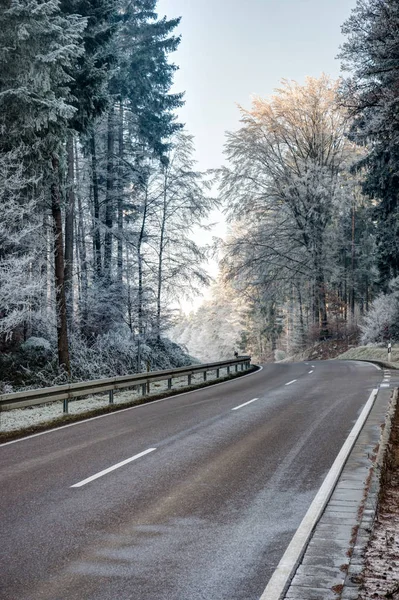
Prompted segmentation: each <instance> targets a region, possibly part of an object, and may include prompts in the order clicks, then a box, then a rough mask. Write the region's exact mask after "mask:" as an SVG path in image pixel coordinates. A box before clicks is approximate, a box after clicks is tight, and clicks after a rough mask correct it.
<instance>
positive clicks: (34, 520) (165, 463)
mask: <svg viewBox="0 0 399 600" xmlns="http://www.w3.org/2000/svg"><path fill="white" fill-rule="evenodd" d="M381 380H382V373H381V371H379V370H378V369H377V368H376V367H374V366H373V365H370V364H367V363H360V362H343V361H325V362H317V361H316V362H308V363H293V364H281V365H280V364H277V365H266V366H264V368H263V370H262V371H260V372H257V373H255V374H253V375H249V376H246V377H242V378H239V379H237V380H235V381H232V382H229V383H225V384H222V385H218V386H215V387H208V388H204V389H201V390H198V391H196V392H194V393H190V394H183V395H180V396H176V397H172V398H168V399H167V400H164V401H161V402H156V403H152V404H146V405H143V406H141V407H138V408H134V409H130V410H125V411H122V412H116V413H113V414H111V415H107V416H105V417H102V418H97V419H93V420H90V421H85V422H82V423H79V424H76V425H73V426H71V427H67V428H64V429H59V430H54V431H52V432H48V433H45V434H44V435H38V436H36V437H31V438H26V439H24V440H20V441H17V442H13V443H9V444H4V445H3V446H1V447H0V458H1V460H0V485H1V494H0V502H1V508H0V510H1V533H0V548H1V550H0V552H1V559H0V563H1V564H0V568H1V578H0V586H1V590H0V598H1V599H2V600H39V599H40V600H227V599H229V600H259V598H260V596H261V594H262V592H263V590H264V588H265V586H266V584H267V582H268V580H269V578H270V576H271V574H272V573H273V571H274V569H275V567H276V566H277V564H278V562H279V560H280V558H281V556H282V554H283V553H284V550H285V548H286V547H287V545H288V543H289V541H290V539H291V537H292V535H293V534H294V532H295V530H296V529H297V527H298V525H299V523H300V521H301V519H302V517H303V516H304V514H305V512H306V511H307V508H308V507H309V505H310V503H311V501H312V499H313V497H314V496H315V494H316V492H317V490H318V488H319V487H320V485H321V483H322V481H323V479H324V477H325V475H326V473H327V471H328V470H329V468H330V466H331V465H332V463H333V461H334V459H335V457H336V455H337V454H338V452H339V450H340V448H341V446H342V444H343V442H344V440H345V438H346V437H347V435H348V433H349V431H350V430H351V428H352V426H353V423H354V421H355V420H356V418H357V416H358V414H359V413H360V411H361V409H362V407H363V406H364V404H365V403H366V401H367V398H368V397H369V395H370V392H371V390H372V389H373V388H375V387H376V386H377V385H378V384H379V383H380V382H381Z"/></svg>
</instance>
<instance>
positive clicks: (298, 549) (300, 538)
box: [260, 389, 378, 600]
mask: <svg viewBox="0 0 399 600" xmlns="http://www.w3.org/2000/svg"><path fill="white" fill-rule="evenodd" d="M377 394H378V389H374V390H373V391H372V392H371V394H370V396H369V399H368V400H367V402H366V405H365V407H364V408H363V410H362V412H361V413H360V416H359V418H358V420H357V421H356V423H355V425H354V427H353V429H352V431H351V432H350V434H349V436H348V437H347V439H346V441H345V442H344V445H343V446H342V448H341V450H340V452H339V454H338V456H337V458H336V459H335V461H334V463H333V465H332V467H331V469H330V470H329V472H328V473H327V476H326V478H325V480H324V481H323V483H322V485H321V488H320V489H319V491H318V492H317V494H316V496H315V498H314V500H313V502H312V504H311V505H310V507H309V509H308V511H307V513H306V515H305V516H304V518H303V520H302V522H301V524H300V525H299V527H298V529H297V531H296V533H295V534H294V537H293V538H292V540H291V542H290V543H289V545H288V548H287V550H286V551H285V552H284V554H283V557H282V559H281V560H280V562H279V564H278V566H277V568H276V570H275V571H274V573H273V575H272V577H271V579H270V580H269V583H268V584H267V586H266V588H265V591H264V592H263V594H262V596H261V597H260V600H282V598H283V597H284V596H283V594H285V592H286V591H287V590H286V588H287V587H288V584H289V583H290V581H291V579H292V577H293V575H294V573H295V571H296V569H297V567H298V565H299V562H300V560H301V559H302V556H303V554H304V552H305V550H306V547H307V544H308V541H309V538H310V536H311V534H312V533H313V529H314V528H315V526H316V523H317V522H318V520H319V519H320V517H321V515H322V513H323V511H324V509H325V507H326V505H327V502H328V501H329V499H330V496H331V494H332V492H333V491H334V488H335V485H336V483H337V481H338V479H339V476H340V475H341V473H342V469H343V468H344V465H345V463H346V460H347V458H348V456H349V454H350V453H351V451H352V448H353V446H354V445H355V442H356V440H357V438H358V435H359V433H360V431H361V430H362V427H363V425H364V423H365V422H366V419H367V417H368V415H369V413H370V411H371V409H372V407H373V404H374V402H375V399H376V397H377Z"/></svg>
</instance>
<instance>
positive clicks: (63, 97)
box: [0, 0, 86, 371]
mask: <svg viewBox="0 0 399 600" xmlns="http://www.w3.org/2000/svg"><path fill="white" fill-rule="evenodd" d="M0 24H1V27H0V72H1V78H0V132H1V138H0V157H2V158H3V159H4V160H5V161H6V162H7V156H9V155H10V153H11V154H12V153H15V152H16V153H18V156H19V159H20V160H21V164H22V165H23V176H24V178H25V181H29V182H30V183H29V184H28V185H27V186H21V191H20V193H19V198H18V202H19V203H21V204H22V206H25V205H26V204H27V203H28V202H30V201H34V202H36V204H37V206H36V207H35V209H36V210H37V211H39V210H40V209H41V210H43V209H44V207H43V201H46V202H47V199H49V202H50V205H51V213H52V218H53V235H54V261H55V291H56V307H57V309H56V312H57V319H56V320H57V331H58V355H59V363H60V365H63V366H64V368H65V369H66V370H67V371H69V353H68V339H67V328H66V303H65V289H64V261H63V245H62V225H61V206H60V191H59V169H58V167H59V153H60V146H61V144H62V140H63V137H64V132H65V131H66V128H67V125H68V120H69V119H70V118H71V117H72V115H73V113H74V108H73V106H72V104H71V95H70V90H69V87H68V86H69V83H70V81H71V79H70V76H69V75H68V72H67V71H68V68H71V67H72V65H73V64H74V62H75V61H76V60H77V58H78V56H79V55H80V54H81V52H82V48H81V45H80V43H81V36H82V32H83V31H84V28H85V27H86V21H85V19H83V18H82V17H80V16H78V15H70V16H64V15H63V14H62V13H61V11H60V8H59V3H58V2H57V1H56V0H47V1H46V0H44V1H39V0H8V1H6V2H5V3H3V4H2V6H1V7H0ZM3 198H4V201H5V202H7V194H6V195H5V196H4V195H3Z"/></svg>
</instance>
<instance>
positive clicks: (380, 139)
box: [339, 0, 399, 289]
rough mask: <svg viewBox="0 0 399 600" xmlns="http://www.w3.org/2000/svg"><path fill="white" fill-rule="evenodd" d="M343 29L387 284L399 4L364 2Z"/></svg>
mask: <svg viewBox="0 0 399 600" xmlns="http://www.w3.org/2000/svg"><path fill="white" fill-rule="evenodd" d="M342 32H343V34H344V35H346V36H347V41H346V42H345V43H344V44H343V46H342V48H341V53H340V55H339V56H340V58H341V59H342V65H343V68H344V70H347V71H350V72H351V76H349V77H348V78H347V79H346V80H345V81H344V82H343V85H342V98H343V102H344V104H345V106H346V107H347V109H348V110H349V112H350V114H351V115H352V117H353V124H352V127H351V132H350V133H351V138H352V139H353V140H355V141H356V143H357V144H361V145H363V146H364V147H365V148H366V149H367V154H366V156H365V157H363V158H362V160H360V161H359V162H358V164H357V168H358V169H361V170H363V171H364V184H363V190H364V192H365V193H367V194H368V195H370V196H371V197H373V198H375V199H378V204H377V206H376V208H375V212H374V219H375V221H376V222H377V225H378V228H377V249H378V265H379V270H380V280H381V284H382V286H383V289H386V288H387V284H388V281H389V279H390V278H391V277H396V276H397V275H398V274H399V227H398V222H399V220H398V217H399V204H398V194H399V177H398V168H399V144H398V139H399V137H398V134H399V116H398V115H399V113H398V102H399V95H398V86H397V74H398V69H399V5H398V2H397V1H396V0H358V2H357V4H356V7H355V8H354V9H353V11H352V14H351V16H350V17H349V19H348V20H347V21H346V22H345V23H344V25H343V27H342Z"/></svg>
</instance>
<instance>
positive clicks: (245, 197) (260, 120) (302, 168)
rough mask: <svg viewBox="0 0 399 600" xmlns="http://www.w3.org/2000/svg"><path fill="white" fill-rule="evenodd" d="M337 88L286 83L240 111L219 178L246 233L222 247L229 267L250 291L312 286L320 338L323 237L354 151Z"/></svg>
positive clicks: (315, 82)
mask: <svg viewBox="0 0 399 600" xmlns="http://www.w3.org/2000/svg"><path fill="white" fill-rule="evenodd" d="M337 88H338V83H337V82H335V81H331V80H330V79H329V78H328V77H326V76H322V77H321V78H320V79H313V78H308V79H307V82H306V84H305V85H299V84H297V83H295V82H288V81H284V82H283V87H282V88H281V89H279V90H277V93H276V94H275V95H274V96H272V97H271V98H270V99H268V100H266V99H261V98H257V99H255V101H254V102H253V106H252V109H251V110H244V109H241V115H242V118H241V122H242V127H241V129H240V130H239V131H238V132H235V133H230V134H228V138H227V144H226V155H227V158H228V161H229V166H228V167H226V168H225V169H224V170H222V173H221V176H222V179H221V194H222V198H223V199H224V201H225V202H226V205H227V206H228V207H229V208H228V211H229V214H230V217H231V218H232V219H237V220H239V221H240V220H241V221H242V223H243V226H242V229H243V232H244V234H243V235H242V236H239V237H238V238H236V239H233V240H231V241H230V242H229V243H228V246H227V256H226V259H225V262H226V265H227V268H229V269H230V271H231V274H232V275H234V273H238V272H241V273H245V272H246V273H247V274H248V279H247V281H248V282H250V285H252V284H253V283H254V282H255V283H256V282H258V283H259V284H260V285H262V286H268V285H271V284H272V283H275V282H276V281H280V282H283V281H285V282H290V281H291V280H292V279H294V280H296V281H297V282H298V281H300V280H301V281H303V280H308V281H310V288H311V289H310V290H309V293H310V296H311V303H312V307H311V308H312V313H313V321H314V322H315V323H316V324H317V325H318V326H319V327H320V333H321V335H326V333H327V332H328V325H327V322H328V315H327V291H328V290H327V286H328V279H329V268H330V263H329V261H328V258H329V254H330V247H329V244H328V231H329V228H331V225H332V223H333V221H334V218H335V216H336V213H337V209H338V207H339V204H340V202H341V197H342V193H343V186H342V174H343V172H344V171H345V170H346V169H347V167H348V163H349V161H350V158H351V154H352V152H353V146H352V144H350V143H349V142H348V140H347V138H346V137H345V131H346V127H347V116H346V113H345V111H343V110H342V108H341V107H340V106H339V105H338V103H337V99H336V92H337Z"/></svg>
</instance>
